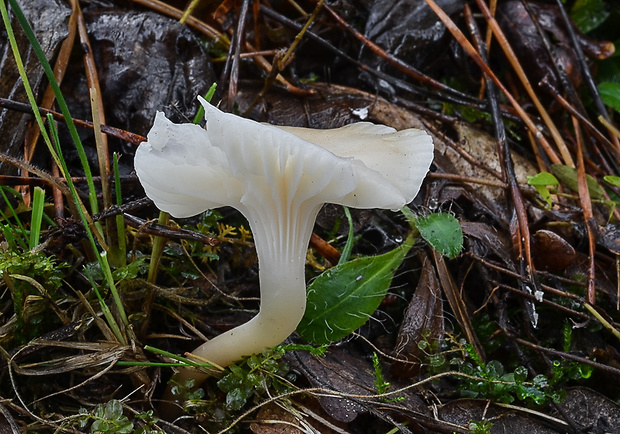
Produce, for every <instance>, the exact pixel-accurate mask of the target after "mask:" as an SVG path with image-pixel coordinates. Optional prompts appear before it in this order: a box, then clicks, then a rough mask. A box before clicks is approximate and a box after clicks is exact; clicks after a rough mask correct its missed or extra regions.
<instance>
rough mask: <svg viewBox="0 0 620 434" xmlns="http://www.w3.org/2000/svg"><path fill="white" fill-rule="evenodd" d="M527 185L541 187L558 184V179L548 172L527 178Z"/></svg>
mask: <svg viewBox="0 0 620 434" xmlns="http://www.w3.org/2000/svg"><path fill="white" fill-rule="evenodd" d="M527 183H528V184H529V185H542V186H547V185H558V184H559V182H558V179H557V178H556V177H555V176H553V175H552V174H551V173H549V172H540V173H538V174H536V175H533V176H528V177H527Z"/></svg>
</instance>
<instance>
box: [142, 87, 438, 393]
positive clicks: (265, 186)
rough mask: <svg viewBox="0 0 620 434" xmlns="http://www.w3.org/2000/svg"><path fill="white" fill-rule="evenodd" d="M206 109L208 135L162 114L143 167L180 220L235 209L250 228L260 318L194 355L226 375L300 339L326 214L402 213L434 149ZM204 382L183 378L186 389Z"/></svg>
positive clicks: (158, 197) (400, 135)
mask: <svg viewBox="0 0 620 434" xmlns="http://www.w3.org/2000/svg"><path fill="white" fill-rule="evenodd" d="M200 101H201V103H202V104H203V106H204V108H205V118H206V120H207V126H206V130H205V129H202V128H200V127H198V126H196V125H192V124H181V125H177V124H173V123H172V122H170V121H169V120H168V119H166V118H165V116H164V115H163V114H162V113H158V114H157V116H156V119H155V124H154V126H153V128H152V129H151V131H150V133H149V135H148V141H147V142H145V143H142V144H141V145H140V147H139V148H138V150H137V152H136V156H135V168H136V173H137V174H138V177H139V179H140V182H141V183H142V186H143V187H144V189H145V191H146V194H147V196H148V197H150V198H151V199H152V200H153V202H155V204H156V205H157V206H158V207H159V208H160V209H161V210H163V211H167V212H169V213H170V214H171V215H173V216H174V217H189V216H193V215H196V214H198V213H200V212H202V211H205V210H207V209H210V208H216V207H221V206H226V205H228V206H232V207H235V208H237V209H238V210H239V211H240V212H241V213H242V214H243V215H244V216H245V217H246V218H247V219H248V221H249V223H250V228H251V230H252V234H253V237H254V241H255V245H256V250H257V253H258V263H259V279H260V290H261V304H260V311H259V313H258V315H257V316H256V317H254V318H253V319H252V320H250V321H249V322H247V323H245V324H243V325H241V326H239V327H236V328H234V329H232V330H230V331H228V332H225V333H223V334H222V335H220V336H217V337H215V338H214V339H211V340H210V341H208V342H206V343H204V344H202V345H201V346H199V347H198V348H197V349H196V350H195V351H194V354H196V355H197V356H200V357H202V358H204V359H207V360H209V361H211V362H213V363H215V364H217V365H220V366H227V365H229V364H231V363H233V362H235V361H238V360H239V359H241V358H242V357H243V356H246V355H251V354H256V353H260V352H262V351H263V350H265V349H267V348H271V347H274V346H276V345H279V344H280V343H282V342H283V341H284V340H285V339H286V338H287V337H288V336H289V335H290V334H291V333H292V332H293V331H295V329H296V327H297V325H298V324H299V321H300V320H301V318H302V317H303V314H304V311H305V303H306V292H305V277H304V264H305V257H306V250H307V247H308V242H309V239H310V235H311V233H312V227H313V226H314V221H315V218H316V215H317V213H318V211H319V210H320V208H321V206H322V205H323V204H324V203H327V202H329V203H337V204H342V205H347V206H351V207H357V208H384V209H393V210H398V209H400V208H402V207H403V206H404V205H405V204H407V203H409V202H410V201H411V200H413V198H414V197H415V196H416V194H417V193H418V190H419V189H420V186H421V184H422V181H423V179H424V177H425V175H426V173H427V171H428V169H429V167H430V164H431V161H432V159H433V144H432V141H431V138H430V136H429V135H428V134H426V133H425V132H423V131H421V130H414V129H410V130H404V131H400V132H396V131H395V130H394V129H393V128H389V127H386V126H383V125H374V124H371V123H367V122H362V123H357V124H352V125H347V126H345V127H342V128H338V129H334V130H311V129H305V128H292V127H275V126H272V125H266V124H260V123H257V122H254V121H251V120H248V119H243V118H240V117H238V116H235V115H232V114H227V113H223V112H221V111H220V110H218V109H216V108H215V107H213V106H212V105H210V104H208V103H207V102H206V101H204V100H203V99H202V98H200ZM205 377H206V375H205V374H200V373H196V372H194V371H190V370H185V371H183V372H182V373H181V379H182V380H185V379H188V378H195V379H197V380H198V381H197V382H200V381H202V379H204V378H205Z"/></svg>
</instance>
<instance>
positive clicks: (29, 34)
mask: <svg viewBox="0 0 620 434" xmlns="http://www.w3.org/2000/svg"><path fill="white" fill-rule="evenodd" d="M8 1H9V3H10V5H11V8H12V10H13V13H14V14H15V17H16V18H17V20H18V21H19V24H20V26H21V27H22V29H23V31H24V34H25V35H26V38H28V41H29V42H30V45H31V46H32V49H33V51H34V52H35V54H36V56H37V58H38V59H39V62H40V63H41V66H42V67H43V70H44V71H45V75H46V76H47V79H48V81H49V84H50V87H51V88H52V90H53V91H54V95H55V96H56V101H57V102H58V106H59V107H60V111H61V112H62V115H63V116H64V118H65V123H66V125H67V128H68V129H69V134H70V135H71V138H72V139H73V143H74V144H75V148H76V150H77V152H78V156H79V158H80V162H81V164H82V168H83V170H84V176H85V177H86V181H87V184H88V200H89V204H90V208H91V212H92V213H93V214H96V213H98V212H99V205H98V204H97V191H96V190H95V183H94V182H93V176H92V172H91V170H90V166H89V164H88V159H87V158H86V153H85V152H84V147H83V146H82V141H81V140H80V136H79V135H78V132H77V129H76V128H75V124H74V123H73V118H72V117H71V113H69V108H68V107H67V103H66V102H65V98H64V96H63V95H62V92H61V91H60V87H59V86H58V82H57V81H56V77H55V76H54V72H53V70H52V67H51V66H50V64H49V62H48V61H47V58H46V57H45V53H43V49H42V48H41V45H40V44H39V41H38V40H37V37H36V36H35V34H34V32H33V31H32V28H31V27H30V23H28V20H27V19H26V17H25V16H24V13H23V12H22V10H21V8H20V7H19V4H18V3H17V0H8ZM0 3H1V4H2V9H3V10H2V15H3V19H4V23H5V27H6V28H7V32H9V29H10V28H11V24H10V21H9V19H8V13H7V12H6V5H5V4H4V2H0ZM5 15H6V19H5ZM11 33H12V32H11ZM13 40H14V37H13ZM11 47H12V48H13V43H11ZM13 54H14V55H15V56H16V57H17V56H18V55H19V50H18V48H17V44H15V48H13ZM22 80H23V81H24V85H25V84H26V81H27V80H28V79H27V77H25V74H24V76H23V77H22ZM28 100H29V102H30V105H32V110H33V111H34V112H35V116H36V115H37V113H38V107H37V104H36V101H35V100H34V95H33V96H32V98H30V95H29V97H28ZM39 117H40V116H39ZM37 122H38V121H37ZM39 128H40V129H41V133H42V134H43V130H44V128H43V125H42V123H41V124H39ZM59 167H60V164H59Z"/></svg>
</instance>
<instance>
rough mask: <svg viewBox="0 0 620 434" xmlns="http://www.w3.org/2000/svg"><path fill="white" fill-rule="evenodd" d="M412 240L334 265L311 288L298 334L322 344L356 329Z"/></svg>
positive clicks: (379, 297)
mask: <svg viewBox="0 0 620 434" xmlns="http://www.w3.org/2000/svg"><path fill="white" fill-rule="evenodd" d="M412 244H413V239H412V238H411V237H410V238H407V240H406V241H405V242H404V243H403V245H402V246H400V247H398V248H396V249H394V250H392V251H391V252H388V253H385V254H383V255H379V256H371V257H364V258H358V259H354V260H352V261H349V262H346V263H344V264H340V265H337V266H335V267H334V268H331V269H329V270H327V271H326V272H324V273H323V274H321V275H320V276H319V277H317V278H316V279H315V280H314V281H313V282H312V284H310V286H309V287H308V296H307V307H306V313H305V315H304V317H303V319H302V320H301V322H300V323H299V326H298V327H297V332H298V333H299V335H300V336H301V337H302V338H304V339H306V340H307V341H309V342H312V343H314V344H318V345H322V344H328V343H331V342H335V341H337V340H339V339H342V338H344V337H345V336H347V335H349V334H350V333H352V332H353V331H355V330H357V329H358V328H359V327H361V326H362V325H363V324H365V323H366V321H368V318H370V316H371V315H372V314H373V312H374V311H375V310H376V309H377V307H379V303H381V300H382V299H383V297H384V296H385V294H386V292H387V290H388V288H389V287H390V284H391V283H392V277H393V276H394V271H395V270H396V269H397V268H398V267H399V265H400V264H401V262H402V261H403V259H404V257H405V255H406V254H407V252H408V251H409V249H410V248H411V245H412Z"/></svg>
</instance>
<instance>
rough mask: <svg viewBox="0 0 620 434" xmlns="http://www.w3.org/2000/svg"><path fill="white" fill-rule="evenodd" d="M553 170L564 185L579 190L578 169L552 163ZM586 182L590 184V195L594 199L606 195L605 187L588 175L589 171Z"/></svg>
mask: <svg viewBox="0 0 620 434" xmlns="http://www.w3.org/2000/svg"><path fill="white" fill-rule="evenodd" d="M551 171H552V172H553V174H554V175H555V176H557V177H558V179H559V180H560V182H561V183H562V185H565V186H567V187H568V188H570V189H571V190H573V191H574V192H579V186H578V183H577V169H575V168H573V167H569V166H565V165H563V164H552V165H551ZM586 182H587V184H588V190H589V191H590V196H591V197H592V198H593V199H603V198H604V197H605V193H604V191H603V187H601V186H600V184H599V183H598V182H597V180H596V179H594V178H593V177H592V176H591V175H588V174H587V173H586Z"/></svg>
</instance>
